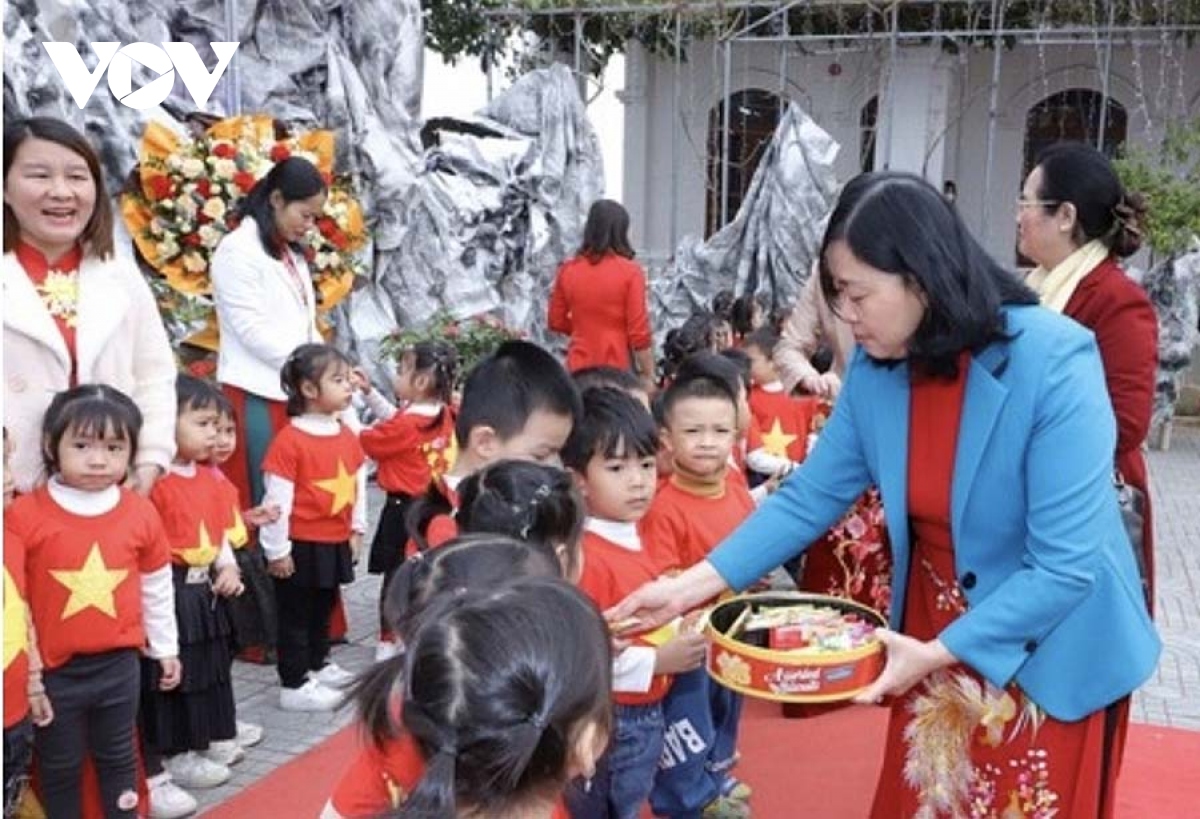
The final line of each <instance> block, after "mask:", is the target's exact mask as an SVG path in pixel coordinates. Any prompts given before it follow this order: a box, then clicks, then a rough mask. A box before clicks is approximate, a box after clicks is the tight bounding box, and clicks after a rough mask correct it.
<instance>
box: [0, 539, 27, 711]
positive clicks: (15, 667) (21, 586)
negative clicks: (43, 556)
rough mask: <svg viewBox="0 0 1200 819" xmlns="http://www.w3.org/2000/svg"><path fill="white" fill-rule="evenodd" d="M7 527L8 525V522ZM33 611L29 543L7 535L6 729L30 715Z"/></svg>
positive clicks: (5, 600)
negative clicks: (30, 605) (27, 575)
mask: <svg viewBox="0 0 1200 819" xmlns="http://www.w3.org/2000/svg"><path fill="white" fill-rule="evenodd" d="M5 522H6V523H7V521H5ZM28 616H29V610H28V608H27V607H26V605H25V543H24V541H23V540H22V539H21V536H20V535H18V534H17V533H16V532H12V531H10V530H8V529H7V527H6V528H5V531H4V727H5V728H11V727H12V726H14V725H16V724H17V723H18V722H20V721H21V720H23V719H25V715H26V714H28V713H29V628H28V620H27V618H28Z"/></svg>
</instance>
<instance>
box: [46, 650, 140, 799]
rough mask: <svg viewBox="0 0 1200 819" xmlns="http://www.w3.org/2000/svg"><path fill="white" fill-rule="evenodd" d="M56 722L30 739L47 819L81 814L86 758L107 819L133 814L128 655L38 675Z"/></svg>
mask: <svg viewBox="0 0 1200 819" xmlns="http://www.w3.org/2000/svg"><path fill="white" fill-rule="evenodd" d="M43 679H44V682H45V685H46V696H47V697H48V698H49V700H50V705H51V706H52V707H53V708H54V721H53V722H51V723H50V724H49V725H47V726H46V727H45V728H38V729H37V731H36V733H35V735H34V745H35V747H36V749H37V761H38V774H39V777H40V780H41V787H42V801H43V802H44V804H45V808H46V816H47V819H78V817H80V816H82V815H83V808H82V804H81V802H82V796H81V783H82V781H83V763H84V760H85V759H86V758H87V757H88V755H89V754H90V755H91V758H92V762H93V763H94V764H95V766H96V774H97V778H98V779H99V782H100V796H101V800H102V803H103V808H104V816H105V817H106V819H126V817H135V816H137V801H138V799H137V755H136V752H135V750H134V745H135V742H136V740H135V739H134V726H135V724H136V722H137V710H138V696H139V684H140V679H141V675H140V671H139V664H138V653H137V652H136V651H134V650H132V649H124V650H121V651H109V652H106V653H104V654H82V655H78V656H75V657H72V658H71V659H70V660H69V661H68V662H67V663H66V664H65V665H62V666H60V667H58V668H56V669H54V670H53V671H46V672H45V674H44V675H43Z"/></svg>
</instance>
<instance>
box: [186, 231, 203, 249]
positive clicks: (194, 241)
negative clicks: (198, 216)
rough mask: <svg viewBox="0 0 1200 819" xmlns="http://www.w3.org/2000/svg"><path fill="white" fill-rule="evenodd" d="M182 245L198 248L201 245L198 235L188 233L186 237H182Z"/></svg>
mask: <svg viewBox="0 0 1200 819" xmlns="http://www.w3.org/2000/svg"><path fill="white" fill-rule="evenodd" d="M183 243H184V244H185V245H187V246H188V247H200V245H202V244H203V242H202V241H201V240H200V234H199V233H189V234H188V235H187V236H184V237H183Z"/></svg>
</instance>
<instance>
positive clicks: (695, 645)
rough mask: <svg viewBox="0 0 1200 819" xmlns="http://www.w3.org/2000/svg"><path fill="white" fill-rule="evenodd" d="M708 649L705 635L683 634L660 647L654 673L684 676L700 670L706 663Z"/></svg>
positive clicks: (655, 659) (655, 660)
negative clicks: (705, 655)
mask: <svg viewBox="0 0 1200 819" xmlns="http://www.w3.org/2000/svg"><path fill="white" fill-rule="evenodd" d="M707 648H708V641H707V640H705V639H704V635H702V634H695V633H684V632H681V633H680V634H678V635H676V636H675V637H673V638H672V639H670V640H668V641H667V642H665V643H663V644H662V645H661V646H659V648H658V653H657V655H656V656H655V658H654V673H655V674H682V673H684V672H686V671H691V670H693V669H696V668H699V667H700V666H701V665H703V663H704V653H705V650H706V649H707Z"/></svg>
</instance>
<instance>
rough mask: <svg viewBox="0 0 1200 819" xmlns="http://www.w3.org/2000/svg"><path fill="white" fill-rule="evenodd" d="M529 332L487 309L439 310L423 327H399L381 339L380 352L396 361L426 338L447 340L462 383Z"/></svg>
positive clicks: (459, 382) (459, 383)
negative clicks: (461, 314)
mask: <svg viewBox="0 0 1200 819" xmlns="http://www.w3.org/2000/svg"><path fill="white" fill-rule="evenodd" d="M524 337H525V333H524V332H522V331H520V330H516V329H514V328H512V327H509V326H507V325H505V324H504V322H502V321H500V320H499V319H498V318H496V317H495V316H492V315H490V314H488V313H484V314H483V315H479V316H471V317H469V318H465V319H456V318H455V317H454V316H453V315H452V314H451V313H450V312H449V311H446V310H439V311H438V312H436V313H434V314H433V316H431V317H430V319H429V320H428V321H427V322H425V323H424V324H422V325H421V326H419V327H405V328H404V329H401V330H396V331H395V332H394V333H392V334H391V335H389V336H387V337H386V338H384V340H383V341H382V342H381V343H380V347H379V350H380V353H382V354H383V355H385V356H387V357H388V358H389V359H391V360H392V361H396V360H397V359H399V358H400V356H401V355H403V354H404V351H405V350H407V349H409V348H411V347H412V346H413V345H414V344H417V343H418V342H422V341H445V342H447V343H449V344H451V345H452V346H453V347H454V349H455V351H456V352H457V353H458V379H457V384H456V386H461V385H462V382H463V380H465V379H466V377H467V373H469V372H470V371H471V369H472V368H473V367H474V366H475V365H476V364H478V363H479V362H480V361H481V360H482V359H484V358H486V357H487V356H489V355H491V354H492V352H493V351H494V350H495V349H496V348H497V347H499V346H500V345H501V344H503V343H504V342H505V341H512V340H513V339H519V338H524Z"/></svg>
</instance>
